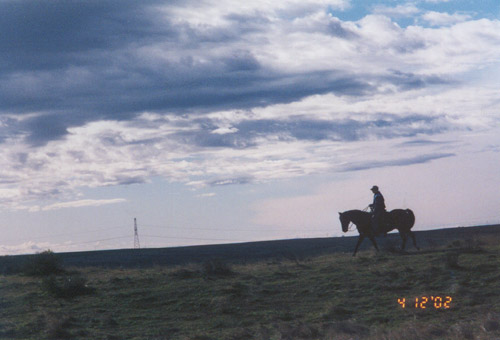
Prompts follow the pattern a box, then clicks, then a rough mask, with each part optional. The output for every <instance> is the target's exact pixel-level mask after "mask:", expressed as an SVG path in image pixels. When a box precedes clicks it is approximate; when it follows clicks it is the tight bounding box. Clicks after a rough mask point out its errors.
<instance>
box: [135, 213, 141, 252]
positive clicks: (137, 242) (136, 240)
mask: <svg viewBox="0 0 500 340" xmlns="http://www.w3.org/2000/svg"><path fill="white" fill-rule="evenodd" d="M140 247H141V245H140V244H139V233H138V232H137V218H135V217H134V248H135V249H139V248H140Z"/></svg>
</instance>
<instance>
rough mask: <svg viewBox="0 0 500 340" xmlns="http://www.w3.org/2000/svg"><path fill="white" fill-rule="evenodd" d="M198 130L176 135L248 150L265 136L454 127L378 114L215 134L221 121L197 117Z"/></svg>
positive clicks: (394, 134)
mask: <svg viewBox="0 0 500 340" xmlns="http://www.w3.org/2000/svg"><path fill="white" fill-rule="evenodd" d="M192 123H193V125H195V126H199V127H198V128H197V129H194V130H191V131H186V132H179V133H177V134H175V138H176V139H177V140H178V141H180V142H181V143H182V144H187V145H195V146H198V147H208V148H211V147H224V148H234V149H244V148H248V147H253V146H256V145H257V141H258V140H259V139H262V138H270V139H273V140H281V141H293V140H304V141H323V140H330V141H342V142H354V141H359V140H365V139H367V138H370V137H376V138H398V137H416V136H419V135H433V134H438V133H442V132H444V131H446V130H448V129H450V128H452V127H451V125H450V124H449V123H447V122H444V121H440V120H439V119H438V118H436V117H428V116H423V115H409V116H407V117H399V116H395V115H389V114H379V115H375V117H373V118H372V119H371V120H369V119H368V120H366V119H365V120H355V119H344V120H319V119H310V118H304V117H295V118H288V119H281V120H278V119H258V120H250V119H249V120H244V121H242V122H239V123H237V124H234V126H232V128H233V129H234V132H230V133H224V134H220V133H214V131H217V129H218V128H219V126H218V124H217V123H218V122H217V121H213V120H209V119H195V120H193V121H192Z"/></svg>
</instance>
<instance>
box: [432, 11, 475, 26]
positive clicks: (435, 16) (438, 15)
mask: <svg viewBox="0 0 500 340" xmlns="http://www.w3.org/2000/svg"><path fill="white" fill-rule="evenodd" d="M422 19H423V20H425V21H427V22H428V23H429V24H431V25H433V26H445V25H454V24H456V23H459V22H464V21H467V20H470V19H471V16H470V15H468V14H459V13H454V14H449V13H443V12H433V11H429V12H426V13H425V14H424V15H422Z"/></svg>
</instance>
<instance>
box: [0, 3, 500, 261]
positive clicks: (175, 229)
mask: <svg viewBox="0 0 500 340" xmlns="http://www.w3.org/2000/svg"><path fill="white" fill-rule="evenodd" d="M499 17H500V3H499V2H498V1H497V0H482V1H480V2H478V1H470V0H413V1H396V0H385V1H361V0H309V1H303V0H300V1H299V0H283V1H264V0H255V1H246V2H241V1H236V0H217V1H215V0H197V1H190V0H182V1H177V0H170V1H156V0H145V1H129V0H119V1H118V0H116V1H108V0H98V1H97V0H85V1H78V0H75V1H62V0H52V1H38V0H0V18H1V19H0V143H1V147H0V162H1V163H0V164H1V167H0V228H1V230H2V233H1V236H0V254H1V255H5V254H7V255H13V254H23V253H35V252H39V251H43V250H45V249H51V250H53V251H56V252H65V251H81V250H100V249H118V248H132V247H133V244H134V233H133V228H134V218H137V224H138V230H139V239H140V244H141V246H142V247H172V246H186V245H195V244H214V243H229V242H247V241H261V240H273V239H289V238H308V237H336V236H342V235H348V236H354V235H355V233H348V234H343V233H342V231H341V227H340V222H339V220H338V212H340V211H346V210H350V209H364V208H365V207H366V206H367V205H368V204H369V203H371V201H372V193H371V191H370V188H371V187H372V185H378V186H379V187H380V190H381V192H382V193H383V194H384V196H385V199H386V205H387V208H388V209H389V210H391V209H396V208H411V209H412V210H413V211H414V213H415V215H416V224H415V227H414V230H427V229H436V228H443V227H455V226H472V225H483V224H494V223H499V222H500V171H499V170H498V169H499V165H500V81H499V80H500V68H499V67H500V20H499Z"/></svg>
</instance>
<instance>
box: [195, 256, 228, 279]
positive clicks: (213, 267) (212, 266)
mask: <svg viewBox="0 0 500 340" xmlns="http://www.w3.org/2000/svg"><path fill="white" fill-rule="evenodd" d="M202 273H203V274H204V275H205V276H209V277H214V276H232V275H234V272H233V270H232V269H231V267H230V266H229V265H228V264H227V263H225V262H223V261H221V260H208V261H205V262H204V263H203V266H202Z"/></svg>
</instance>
